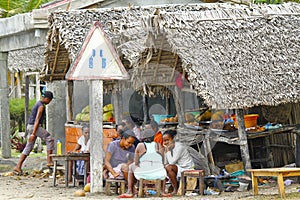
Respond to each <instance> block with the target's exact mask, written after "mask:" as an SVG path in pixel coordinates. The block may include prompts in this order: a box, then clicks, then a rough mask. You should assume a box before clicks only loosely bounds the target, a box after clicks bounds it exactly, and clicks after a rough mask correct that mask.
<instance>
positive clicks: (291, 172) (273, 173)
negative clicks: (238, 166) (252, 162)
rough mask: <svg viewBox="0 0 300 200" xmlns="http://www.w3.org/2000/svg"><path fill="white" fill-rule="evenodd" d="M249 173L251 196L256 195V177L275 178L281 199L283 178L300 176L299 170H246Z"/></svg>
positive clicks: (283, 194)
mask: <svg viewBox="0 0 300 200" xmlns="http://www.w3.org/2000/svg"><path fill="white" fill-rule="evenodd" d="M247 171H248V172H251V176H252V187H253V194H254V195H258V177H259V176H276V177H277V183H278V191H279V193H280V195H281V198H285V191H284V182H283V178H284V177H289V176H300V168H264V169H247Z"/></svg>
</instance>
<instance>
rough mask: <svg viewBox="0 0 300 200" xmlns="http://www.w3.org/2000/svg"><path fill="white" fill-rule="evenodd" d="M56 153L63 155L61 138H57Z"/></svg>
mask: <svg viewBox="0 0 300 200" xmlns="http://www.w3.org/2000/svg"><path fill="white" fill-rule="evenodd" d="M56 154H57V155H61V142H60V140H57V143H56Z"/></svg>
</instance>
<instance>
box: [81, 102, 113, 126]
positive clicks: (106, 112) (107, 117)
mask: <svg viewBox="0 0 300 200" xmlns="http://www.w3.org/2000/svg"><path fill="white" fill-rule="evenodd" d="M113 109H114V108H113V105H112V104H107V105H105V106H103V116H102V117H103V121H104V122H114V121H115V120H114V114H113ZM75 120H76V121H79V122H80V121H81V122H89V121H90V106H89V105H87V106H86V107H84V108H83V109H82V110H81V112H80V113H78V114H77V115H76V117H75Z"/></svg>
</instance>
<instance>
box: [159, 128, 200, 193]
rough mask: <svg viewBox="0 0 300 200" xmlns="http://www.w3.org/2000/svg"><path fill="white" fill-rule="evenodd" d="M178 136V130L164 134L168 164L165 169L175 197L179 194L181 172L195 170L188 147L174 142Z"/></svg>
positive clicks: (166, 161)
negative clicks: (178, 179) (178, 180)
mask: <svg viewBox="0 0 300 200" xmlns="http://www.w3.org/2000/svg"><path fill="white" fill-rule="evenodd" d="M176 134H177V132H176V130H167V131H165V132H164V133H163V146H164V148H165V163H166V165H165V168H166V171H167V176H168V177H169V179H170V182H171V184H172V186H173V188H174V190H173V192H172V194H173V195H176V194H177V191H178V182H177V178H179V177H180V176H181V172H182V171H184V170H190V169H193V168H194V162H193V159H192V157H191V155H190V154H189V152H188V150H187V147H186V146H184V145H183V144H182V143H180V142H175V141H174V137H175V135H176ZM163 189H164V188H163Z"/></svg>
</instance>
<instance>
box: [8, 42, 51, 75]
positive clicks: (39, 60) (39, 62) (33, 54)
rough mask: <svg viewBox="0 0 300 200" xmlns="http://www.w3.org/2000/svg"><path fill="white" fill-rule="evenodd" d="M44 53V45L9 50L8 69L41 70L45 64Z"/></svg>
mask: <svg viewBox="0 0 300 200" xmlns="http://www.w3.org/2000/svg"><path fill="white" fill-rule="evenodd" d="M44 53H45V47H44V46H37V47H31V48H27V49H21V50H15V51H9V52H8V69H9V71H11V72H19V71H23V72H29V71H41V70H42V69H43V67H44V65H45V56H44Z"/></svg>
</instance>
